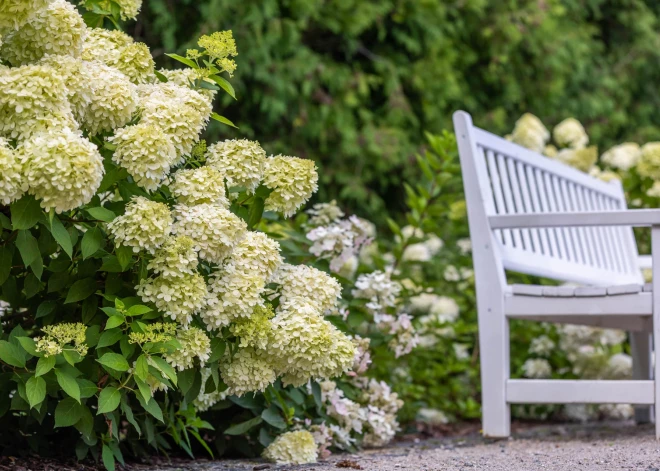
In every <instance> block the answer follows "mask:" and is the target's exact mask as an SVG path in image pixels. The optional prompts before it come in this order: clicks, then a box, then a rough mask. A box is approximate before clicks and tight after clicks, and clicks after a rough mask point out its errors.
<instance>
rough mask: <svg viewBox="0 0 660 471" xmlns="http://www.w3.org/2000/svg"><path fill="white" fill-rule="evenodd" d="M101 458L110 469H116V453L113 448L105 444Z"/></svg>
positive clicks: (112, 470)
mask: <svg viewBox="0 0 660 471" xmlns="http://www.w3.org/2000/svg"><path fill="white" fill-rule="evenodd" d="M101 460H102V461H103V466H105V469H107V470H108V471H115V455H114V454H113V453H112V449H111V448H110V447H109V446H108V445H106V444H105V443H104V444H103V450H102V451H101Z"/></svg>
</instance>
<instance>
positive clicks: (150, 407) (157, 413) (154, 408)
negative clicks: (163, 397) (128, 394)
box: [137, 396, 164, 422]
mask: <svg viewBox="0 0 660 471" xmlns="http://www.w3.org/2000/svg"><path fill="white" fill-rule="evenodd" d="M137 398H138V401H140V405H141V406H142V408H143V409H144V410H146V411H147V412H149V413H150V414H151V415H153V416H154V417H155V418H156V419H158V420H159V421H160V422H164V420H163V411H162V410H161V409H160V406H159V405H158V403H157V402H156V399H154V398H153V397H151V398H149V400H148V401H145V399H143V398H142V397H140V396H138V397H137Z"/></svg>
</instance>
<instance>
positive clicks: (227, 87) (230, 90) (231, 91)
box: [209, 75, 236, 100]
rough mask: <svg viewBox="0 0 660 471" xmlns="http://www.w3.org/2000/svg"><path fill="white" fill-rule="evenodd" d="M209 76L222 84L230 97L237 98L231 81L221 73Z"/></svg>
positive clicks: (221, 86)
mask: <svg viewBox="0 0 660 471" xmlns="http://www.w3.org/2000/svg"><path fill="white" fill-rule="evenodd" d="M209 78H210V79H211V80H213V81H214V82H215V83H217V84H218V85H220V88H222V89H223V90H224V91H226V92H227V93H228V94H229V96H230V97H232V98H233V99H234V100H235V99H236V92H234V87H232V86H231V83H229V82H228V81H227V80H225V79H224V78H223V77H220V76H219V75H211V76H210V77H209Z"/></svg>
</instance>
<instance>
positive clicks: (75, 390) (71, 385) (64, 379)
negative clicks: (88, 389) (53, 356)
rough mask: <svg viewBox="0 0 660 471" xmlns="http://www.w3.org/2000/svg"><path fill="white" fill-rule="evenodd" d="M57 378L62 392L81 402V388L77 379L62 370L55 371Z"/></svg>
mask: <svg viewBox="0 0 660 471" xmlns="http://www.w3.org/2000/svg"><path fill="white" fill-rule="evenodd" d="M55 376H56V377H57V383H58V384H59V385H60V387H61V388H62V390H63V391H64V392H65V393H67V394H68V395H69V396H71V397H72V398H73V399H75V400H76V401H78V402H80V387H79V386H78V382H77V381H76V378H74V377H73V376H71V375H70V374H69V373H67V372H66V371H64V370H63V369H60V368H56V369H55Z"/></svg>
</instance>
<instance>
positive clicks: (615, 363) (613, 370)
mask: <svg viewBox="0 0 660 471" xmlns="http://www.w3.org/2000/svg"><path fill="white" fill-rule="evenodd" d="M608 367H609V370H610V375H611V376H610V377H612V378H631V377H632V367H633V360H632V357H631V356H630V355H628V354H626V353H617V354H615V355H612V356H611V357H610V359H609V361H608Z"/></svg>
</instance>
